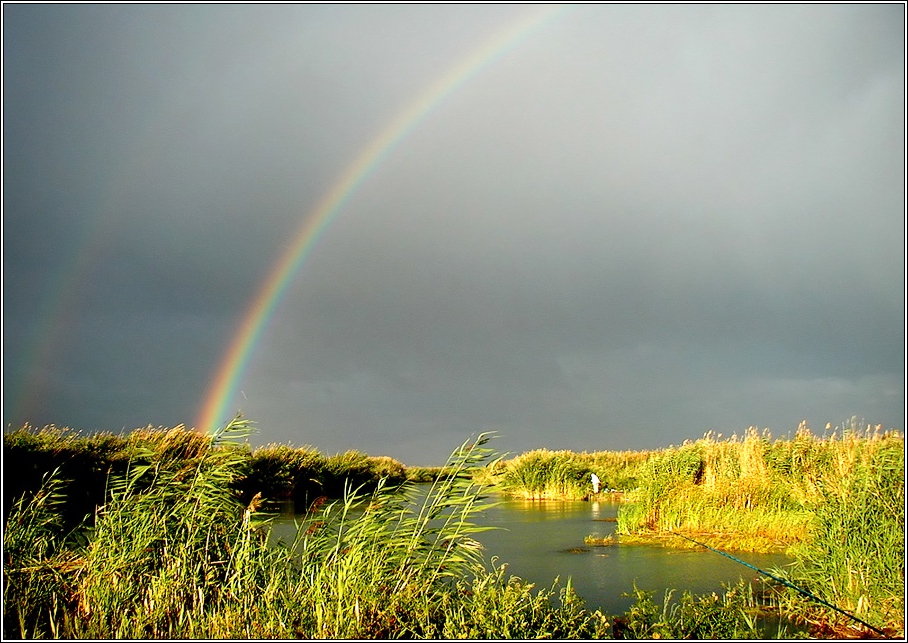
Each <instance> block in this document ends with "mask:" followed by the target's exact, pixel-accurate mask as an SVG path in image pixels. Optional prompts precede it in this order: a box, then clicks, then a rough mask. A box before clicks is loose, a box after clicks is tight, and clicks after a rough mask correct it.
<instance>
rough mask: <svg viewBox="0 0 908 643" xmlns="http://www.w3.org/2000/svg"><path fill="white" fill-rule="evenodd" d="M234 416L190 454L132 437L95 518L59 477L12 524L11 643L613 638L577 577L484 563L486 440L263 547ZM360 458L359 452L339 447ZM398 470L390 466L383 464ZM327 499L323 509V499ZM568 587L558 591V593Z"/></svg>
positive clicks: (263, 521) (264, 524)
mask: <svg viewBox="0 0 908 643" xmlns="http://www.w3.org/2000/svg"><path fill="white" fill-rule="evenodd" d="M248 430H249V427H248V424H246V423H244V422H242V421H236V422H234V423H231V425H229V426H228V427H227V428H226V429H225V430H224V432H223V433H222V434H221V435H220V436H218V437H217V438H216V440H214V441H212V442H211V443H210V444H209V447H208V448H207V449H206V450H204V451H203V452H199V453H195V454H193V456H194V457H192V458H190V459H187V460H176V461H173V460H171V461H166V460H163V459H155V458H153V457H152V449H151V448H150V447H149V448H146V449H145V450H144V451H143V449H142V448H140V447H136V453H135V455H136V457H135V458H134V459H132V460H130V461H129V462H128V463H127V468H126V470H125V472H124V474H123V475H122V476H114V477H113V478H112V479H111V481H110V484H109V485H108V488H107V495H106V501H105V503H104V504H103V505H102V506H99V507H98V508H97V511H96V512H95V514H94V516H93V520H92V521H91V523H90V524H87V525H85V526H84V528H82V529H79V530H76V531H68V530H67V529H66V528H65V527H64V525H63V524H62V520H61V517H60V512H59V509H60V507H61V505H62V504H63V503H64V502H65V495H64V494H63V492H62V491H61V489H62V488H63V486H64V485H63V481H62V480H60V478H59V477H57V476H58V474H59V471H56V472H54V473H52V474H51V475H49V476H46V477H45V479H44V483H43V485H42V486H41V488H40V489H39V490H38V491H37V492H36V493H34V494H26V495H24V496H22V497H21V498H20V499H19V501H18V502H17V503H16V504H15V506H14V507H13V508H12V510H11V512H10V515H9V518H8V520H7V522H6V526H5V530H4V542H5V551H4V575H5V581H6V583H5V585H4V619H3V636H4V638H10V637H12V638H240V637H241V638H386V637H387V638H392V637H393V638H398V637H417V638H454V637H463V636H477V637H500V636H508V637H513V638H525V637H530V636H550V637H556V638H565V637H578V636H579V637H584V638H587V637H590V636H599V635H607V634H608V632H610V629H609V628H610V624H609V622H608V621H607V620H606V618H605V617H604V616H602V615H601V614H599V613H598V612H596V613H590V612H588V611H586V610H585V609H584V608H583V605H582V601H580V599H579V598H577V597H576V595H575V594H574V593H573V592H572V591H571V589H570V587H569V586H568V587H567V588H565V590H562V591H561V592H560V594H556V592H555V588H554V587H553V588H552V589H551V590H536V589H535V588H534V587H533V586H532V585H529V584H527V583H525V582H523V581H520V580H519V579H516V578H506V577H505V573H504V568H503V567H501V566H499V567H494V566H492V567H491V568H490V567H488V566H487V564H486V562H485V559H484V557H483V555H482V552H481V548H480V546H479V544H478V543H477V542H476V540H475V539H474V538H473V535H474V534H475V533H476V532H477V531H479V530H480V528H479V527H476V526H475V525H474V524H473V523H472V521H471V516H472V515H474V514H475V512H476V511H479V510H480V508H481V506H482V496H481V491H482V487H481V486H480V485H477V484H476V483H475V482H474V480H473V475H472V473H473V470H474V469H476V468H477V467H478V466H479V465H480V463H481V462H482V461H483V460H484V459H486V458H487V457H488V456H489V453H490V451H489V449H488V448H487V447H486V446H485V445H486V443H487V441H488V436H480V437H479V438H478V439H476V440H472V441H469V442H467V443H464V444H463V445H462V446H461V447H460V448H459V449H457V450H456V451H455V452H454V453H453V454H452V456H451V459H450V460H449V462H448V463H447V465H446V466H445V467H444V475H442V476H439V477H437V478H436V480H435V481H434V483H432V485H431V488H430V490H429V492H428V494H427V495H426V497H425V500H424V501H422V502H421V503H418V502H417V501H416V492H415V490H414V488H413V487H412V485H410V484H409V483H405V484H404V486H403V488H401V487H399V486H394V485H391V486H389V485H388V483H387V482H386V481H387V480H390V479H391V478H390V477H385V478H382V479H381V480H380V481H379V483H378V484H376V485H375V486H374V488H373V489H372V490H371V491H364V490H363V489H362V488H359V489H357V488H354V487H352V486H351V485H350V484H349V483H348V485H347V488H346V489H345V492H344V495H343V498H342V499H340V500H337V501H335V502H333V503H331V502H328V503H327V504H324V505H321V506H316V507H313V510H312V512H311V513H310V514H309V515H307V517H306V518H305V519H304V520H303V521H302V522H301V523H300V524H299V526H298V527H299V528H298V530H297V536H296V538H295V540H294V542H292V543H282V544H280V545H278V546H273V545H271V546H269V545H268V539H269V534H268V530H269V522H268V515H267V514H262V513H261V511H260V507H261V502H260V501H261V498H260V497H259V496H258V495H257V496H256V497H254V498H253V499H252V501H251V502H250V503H249V504H246V505H244V504H243V503H242V502H240V501H239V498H238V495H237V492H236V491H235V489H234V487H235V483H236V482H237V481H239V480H241V479H242V478H243V477H244V476H245V475H246V469H247V466H248V458H247V454H246V453H245V452H244V450H243V449H242V448H240V446H239V445H238V444H236V440H238V439H241V438H242V437H243V436H244V435H245V434H246V432H247V431H248ZM354 457H355V458H356V460H357V461H359V460H360V458H359V457H358V456H349V455H348V456H345V457H343V458H339V460H347V459H350V458H354ZM385 464H388V463H385ZM316 504H318V503H316ZM559 596H560V599H561V600H560V601H559V600H558V598H559Z"/></svg>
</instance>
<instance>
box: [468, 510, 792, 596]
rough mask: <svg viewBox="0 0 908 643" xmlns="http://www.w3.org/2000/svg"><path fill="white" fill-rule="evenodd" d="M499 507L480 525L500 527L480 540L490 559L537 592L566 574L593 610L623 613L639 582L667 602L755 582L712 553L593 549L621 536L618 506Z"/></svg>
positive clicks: (778, 561) (770, 558)
mask: <svg viewBox="0 0 908 643" xmlns="http://www.w3.org/2000/svg"><path fill="white" fill-rule="evenodd" d="M493 500H495V501H497V504H496V505H495V506H493V507H491V508H489V509H486V510H485V511H483V512H481V513H480V514H479V516H478V517H477V520H476V522H477V523H478V524H483V525H489V526H493V527H497V528H498V529H494V530H491V531H487V532H483V533H480V534H479V535H478V536H477V537H476V539H477V540H479V541H480V542H481V543H482V544H483V545H484V546H485V548H486V551H487V553H488V554H489V555H490V556H493V555H494V556H498V558H499V559H500V561H501V562H506V563H508V568H507V569H508V572H509V573H510V574H514V575H516V576H520V577H522V578H525V579H527V580H529V581H531V582H533V583H536V584H537V586H538V587H543V586H545V587H550V586H551V584H552V582H553V581H554V579H555V578H556V577H560V579H561V583H560V584H559V585H560V586H561V587H563V586H564V581H565V580H566V579H567V577H568V576H570V577H571V579H572V582H573V585H574V588H575V589H576V591H577V593H578V594H579V595H580V596H582V597H583V598H584V599H585V601H586V604H587V607H589V608H593V609H595V608H600V609H602V611H603V612H606V613H609V614H621V613H624V612H625V611H627V609H628V608H629V607H630V606H631V605H632V604H633V603H634V599H633V598H631V597H626V596H622V594H623V593H631V592H632V590H633V586H634V582H636V584H637V587H638V588H640V589H645V590H650V591H654V592H655V596H654V598H655V600H656V601H657V602H658V603H661V602H662V599H663V596H664V593H665V590H666V589H667V588H673V589H676V590H678V592H677V594H680V593H681V592H682V591H683V590H690V591H692V592H694V593H709V592H713V591H716V592H721V591H722V583H723V582H724V583H737V581H738V580H739V579H741V578H743V579H745V580H749V581H754V582H756V579H757V577H759V576H760V574H758V573H757V572H755V571H754V570H752V569H750V568H748V567H745V566H744V565H741V564H739V563H736V562H735V561H733V560H730V559H728V558H726V557H725V556H721V555H719V554H717V553H715V552H712V551H709V550H688V549H671V548H667V547H661V546H659V545H621V544H620V538H619V544H617V545H613V546H607V547H603V546H595V545H586V544H584V538H585V537H586V536H596V537H597V538H604V537H606V536H609V535H611V534H614V533H615V528H616V526H617V525H616V524H615V522H613V521H614V520H615V518H616V517H617V515H618V507H619V505H620V502H619V501H616V500H600V501H594V502H585V501H558V500H541V501H540V500H536V501H530V500H518V499H513V498H506V497H496V498H494V499H493ZM734 555H735V556H736V557H737V558H740V559H741V560H744V561H746V562H748V563H750V564H751V565H755V566H756V567H759V568H760V569H765V570H767V571H770V572H771V571H772V568H773V567H782V566H784V565H786V564H788V563H790V562H791V559H790V558H789V557H788V556H785V555H784V554H746V553H740V554H738V553H736V554H734Z"/></svg>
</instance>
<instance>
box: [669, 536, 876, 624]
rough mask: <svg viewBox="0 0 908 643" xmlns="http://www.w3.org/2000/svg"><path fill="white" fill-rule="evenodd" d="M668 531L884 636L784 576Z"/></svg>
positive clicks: (864, 622)
mask: <svg viewBox="0 0 908 643" xmlns="http://www.w3.org/2000/svg"><path fill="white" fill-rule="evenodd" d="M670 533H671V534H673V535H675V536H681V538H684V539H685V540H689V541H691V542H692V543H695V544H697V545H700V546H701V547H706V548H707V549H708V550H710V551H714V552H716V553H717V554H721V555H723V556H725V557H726V558H731V559H732V560H733V561H735V562H736V563H741V564H742V565H744V566H745V567H750V568H751V569H752V570H754V571H756V572H759V573H761V574H763V575H764V576H769V577H770V578H771V579H773V580H774V581H776V582H778V583H782V584H783V585H785V586H786V587H790V588H791V589H793V590H795V591H796V592H799V593H801V594H803V595H804V596H806V597H807V598H812V599H813V600H815V601H817V602H818V603H822V604H823V605H825V606H826V607H829V608H832V609H834V610H835V611H836V612H839V613H840V614H844V615H845V616H847V617H848V618H850V619H854V620H855V621H857V622H858V623H860V624H861V625H863V626H864V627H868V628H870V629H871V630H873V631H874V632H876V633H877V634H879V635H880V636H886V632H884V631H883V630H881V629H879V628H878V627H874V626H873V625H871V624H870V623H868V622H866V621H862V620H861V619H859V618H858V617H857V616H855V615H854V614H849V613H848V612H846V611H845V610H843V609H841V608H838V607H836V606H835V605H833V604H832V603H827V602H826V601H824V600H823V599H822V598H820V597H819V596H814V595H813V594H811V593H810V592H808V591H807V590H806V589H801V588H800V587H798V586H797V585H793V584H791V583H790V582H788V581H787V580H785V579H784V578H779V577H778V576H775V575H773V574H770V573H769V572H767V571H764V570H762V569H760V568H759V567H755V566H754V565H751V564H750V563H748V562H745V561H743V560H741V559H740V558H735V557H734V556H732V555H731V554H727V553H725V552H724V551H719V550H718V549H713V548H712V547H710V546H709V545H704V544H703V543H701V542H698V541H696V540H694V539H693V538H689V537H687V536H684V535H682V534H679V533H676V532H674V531H672V532H670Z"/></svg>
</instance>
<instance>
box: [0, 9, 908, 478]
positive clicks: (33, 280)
mask: <svg viewBox="0 0 908 643" xmlns="http://www.w3.org/2000/svg"><path fill="white" fill-rule="evenodd" d="M527 10H528V9H527V8H525V7H514V6H504V5H502V6H489V7H457V6H442V5H431V6H424V7H415V8H413V7H404V6H390V5H381V6H361V5H360V6H340V5H333V6H318V5H317V6H271V7H265V8H259V7H241V6H232V7H211V6H187V7H179V6H165V5H159V6H144V7H137V8H133V7H118V6H87V5H85V6H79V7H66V6H56V5H53V6H33V5H28V6H26V5H15V6H11V5H7V6H5V7H4V379H5V382H10V381H12V382H13V383H12V384H9V383H7V384H5V385H4V390H5V395H6V399H5V401H4V413H5V414H6V415H5V421H7V422H12V423H17V422H21V421H23V420H30V421H32V422H43V421H54V422H57V423H61V424H63V423H69V424H75V425H78V426H80V427H84V428H113V429H119V428H121V427H123V426H132V425H144V424H147V423H153V424H174V423H176V422H181V421H182V422H192V421H193V419H194V418H195V416H196V412H197V409H198V407H199V405H200V404H201V400H202V397H203V395H204V394H205V391H206V388H207V386H208V381H209V378H210V377H211V375H212V373H213V371H214V369H215V368H216V366H217V364H218V362H219V360H220V358H221V355H222V353H223V351H224V350H225V349H226V346H227V344H228V342H229V341H230V338H231V336H232V333H233V332H234V329H235V328H236V325H237V324H238V323H239V320H240V319H241V317H242V316H243V314H244V311H245V308H246V307H247V306H248V304H249V302H250V300H251V298H252V297H253V295H254V293H255V292H256V290H257V289H258V288H259V287H260V284H261V283H262V281H263V279H264V278H265V275H266V274H267V273H268V271H269V270H270V269H271V266H272V265H273V262H274V261H275V260H276V259H277V257H278V256H279V254H280V252H281V249H282V248H283V247H284V244H285V243H287V241H288V240H289V239H290V237H291V236H292V235H293V234H295V232H296V230H297V229H298V226H299V225H300V224H301V222H302V220H303V217H304V216H305V215H306V213H308V212H310V211H311V210H312V208H313V207H314V206H315V204H316V203H317V201H318V199H319V198H320V197H321V196H322V195H323V194H324V193H325V192H326V191H327V190H328V189H329V188H330V187H331V185H332V184H333V183H334V181H336V180H337V178H338V177H339V176H340V175H341V174H342V172H343V170H344V168H345V167H346V166H347V165H348V164H349V163H350V162H352V159H353V158H355V156H356V155H357V153H358V152H359V151H360V150H361V149H362V148H364V147H365V145H366V144H367V143H368V142H369V141H370V140H371V138H372V137H373V136H374V135H375V133H376V132H377V131H379V130H380V129H381V128H382V127H384V126H385V125H386V124H387V123H388V122H390V121H391V119H392V118H394V117H395V116H396V115H397V114H399V113H400V112H401V111H402V110H403V109H404V107H405V106H406V105H407V104H408V103H409V101H412V100H413V99H414V98H415V97H416V96H417V95H418V94H419V93H420V92H421V91H423V89H424V88H426V87H427V86H428V85H429V84H430V83H431V82H433V81H434V80H436V79H437V78H439V77H440V76H442V75H443V74H444V73H445V72H446V71H447V70H448V69H450V68H451V67H453V66H454V65H455V64H456V63H457V62H459V61H461V60H463V59H464V57H465V56H466V55H467V54H468V53H469V52H471V51H472V50H474V49H475V48H476V47H478V46H479V45H480V44H481V43H483V42H484V41H485V40H486V39H488V38H489V37H491V36H492V35H493V34H495V33H496V32H497V31H498V30H500V29H501V28H502V27H504V26H506V25H508V24H509V23H510V22H511V21H512V20H514V19H515V18H517V17H518V16H521V15H524V14H525V12H526V11H527ZM903 19H904V8H903V7H900V6H896V5H875V6H869V7H865V6H848V5H835V6H806V5H805V6H797V7H788V6H781V5H778V6H777V5H766V6H739V5H734V6H732V5H725V6H712V5H710V6H706V5H704V6H631V5H610V6H597V7H579V8H576V9H573V10H566V11H563V12H562V13H561V15H560V16H559V17H558V18H557V19H554V20H551V21H550V22H549V23H548V24H547V25H546V26H545V28H544V29H542V30H540V31H539V32H537V33H536V34H534V35H533V36H532V37H530V38H528V39H526V40H525V41H524V42H522V43H520V44H519V46H517V47H515V48H514V49H513V50H512V51H511V52H509V53H508V54H507V55H505V56H503V57H502V58H501V59H499V60H497V61H495V62H494V63H493V64H491V65H489V66H488V67H486V68H484V69H483V70H482V71H481V73H479V74H477V75H476V76H475V77H474V78H472V79H471V80H470V81H469V82H467V83H465V84H463V85H462V86H460V87H458V88H457V90H456V91H455V92H453V93H452V94H451V95H450V96H449V97H448V98H446V99H445V100H444V101H443V102H442V103H440V104H439V105H437V106H435V108H434V109H433V110H432V111H431V112H430V113H429V114H428V115H427V117H426V118H424V119H423V120H422V121H420V122H418V123H416V124H415V126H414V127H413V128H412V129H411V131H409V132H408V135H407V136H406V137H405V139H404V140H403V141H402V142H401V143H400V144H399V145H397V146H396V147H395V148H394V149H393V150H392V151H391V152H390V153H389V154H388V156H387V157H386V158H385V160H384V161H383V162H382V163H381V164H379V165H378V166H377V167H376V168H374V170H373V171H372V172H370V173H369V175H368V176H367V177H366V179H365V180H364V182H363V184H362V186H361V187H360V189H359V190H358V191H357V192H356V193H355V194H353V196H352V198H351V199H350V200H349V201H348V202H347V204H346V205H345V207H344V209H343V210H342V211H341V212H340V213H339V215H338V216H337V218H336V219H335V221H334V222H333V223H332V224H331V225H330V226H329V227H328V229H327V230H326V232H325V233H324V235H323V236H322V238H321V240H320V242H319V244H318V245H317V246H316V247H315V249H314V251H313V252H312V253H311V255H310V256H309V257H308V259H307V261H306V264H305V267H304V269H303V270H302V271H301V272H300V274H299V275H297V277H296V279H295V280H294V282H293V284H292V286H291V288H290V289H289V290H288V293H287V295H286V297H285V298H284V299H283V301H282V302H281V304H280V305H279V306H278V309H277V312H276V314H275V316H274V317H273V318H272V319H271V320H270V322H269V324H268V325H267V328H266V331H265V333H264V335H263V339H262V341H261V343H260V344H259V346H258V347H257V348H256V350H255V352H254V354H253V356H252V360H251V364H250V367H249V370H248V372H247V373H246V375H245V377H244V378H243V381H242V382H241V383H240V388H241V391H242V392H241V393H240V394H239V395H237V397H236V399H235V400H234V405H235V407H241V408H242V409H243V411H244V412H246V413H247V414H248V415H249V416H250V417H251V418H252V419H253V420H256V421H257V422H258V423H259V425H260V427H261V429H262V435H261V436H260V441H290V442H292V443H294V444H306V443H308V444H313V445H315V446H318V447H319V448H322V449H325V450H328V451H333V450H338V449H345V448H358V449H362V450H366V451H370V452H376V453H377V452H387V453H390V454H392V455H395V456H397V457H401V458H403V459H405V460H408V461H411V462H413V463H417V464H419V463H431V462H435V461H437V460H439V459H440V458H442V457H443V456H444V455H445V454H446V453H447V452H448V451H449V450H450V449H451V448H452V447H453V446H455V445H456V444H459V443H460V442H461V441H462V440H463V439H465V437H467V436H468V435H469V434H470V433H473V432H476V431H479V430H486V429H496V430H499V431H500V432H501V433H502V434H503V436H504V438H503V440H502V442H503V448H506V449H511V450H522V449H525V448H531V447H535V446H550V447H553V448H560V447H568V448H577V449H596V448H638V447H657V446H664V445H667V444H668V443H672V442H674V443H679V442H681V441H683V439H685V438H695V437H697V436H699V435H700V434H702V433H703V432H704V431H706V430H708V429H718V430H724V431H725V432H726V433H731V432H732V431H734V430H737V431H740V430H742V429H744V428H746V427H747V426H748V425H750V424H755V425H759V426H761V427H762V426H769V427H771V428H772V429H774V430H775V431H776V432H777V433H784V432H786V431H788V430H790V429H792V428H793V427H795V426H797V423H798V422H799V421H800V420H801V419H802V418H807V419H808V420H809V421H810V422H811V424H812V425H814V426H822V425H824V424H825V422H827V421H832V422H834V423H835V422H841V421H843V420H845V419H846V418H848V417H850V416H851V415H858V416H859V417H866V419H867V420H868V421H872V422H882V423H884V424H886V425H887V426H895V427H898V428H902V427H903V425H904V288H905V284H904V172H905V167H904V139H905V137H904V34H903V31H902V28H903ZM74 265H78V266H79V272H78V274H74V273H73V272H72V270H71V268H70V267H71V266H74ZM61 302H63V303H61ZM42 315H43V316H45V317H47V320H50V324H49V325H47V324H45V321H46V320H44V319H42ZM36 320H37V321H38V322H40V323H38V324H37V326H36V325H35V322H36ZM33 326H36V327H37V328H38V330H34V329H33V328H32V327H33ZM48 328H50V329H52V330H53V332H50V331H48V330H47V329H48ZM48 333H50V334H48ZM30 342H31V343H30ZM35 347H37V348H35ZM38 349H41V350H43V351H44V354H45V355H51V356H52V358H48V357H45V358H43V361H42V360H38V362H40V363H35V360H36V358H35V354H36V350H38ZM26 379H27V380H28V382H29V383H28V384H27V385H24V384H23V382H25V381H26ZM23 388H25V389H30V393H29V395H28V396H27V397H28V399H29V401H28V403H22V402H21V401H17V400H10V393H11V392H15V393H16V396H18V391H20V390H22V389H23ZM11 409H12V410H11ZM13 413H14V415H11V414H13Z"/></svg>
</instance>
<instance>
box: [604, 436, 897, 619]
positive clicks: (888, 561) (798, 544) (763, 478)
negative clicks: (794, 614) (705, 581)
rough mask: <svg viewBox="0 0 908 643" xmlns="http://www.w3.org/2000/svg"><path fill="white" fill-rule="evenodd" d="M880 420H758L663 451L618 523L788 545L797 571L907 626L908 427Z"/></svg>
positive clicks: (823, 592) (622, 528) (831, 594)
mask: <svg viewBox="0 0 908 643" xmlns="http://www.w3.org/2000/svg"><path fill="white" fill-rule="evenodd" d="M830 428H831V427H830ZM880 429H881V427H868V426H865V425H861V424H860V423H857V422H856V421H852V422H851V423H849V424H848V425H846V428H844V429H837V430H836V431H834V432H833V433H831V434H829V435H826V436H824V437H816V436H814V435H813V434H812V433H811V432H810V430H809V429H808V427H807V426H806V424H804V423H802V424H801V426H800V427H799V429H798V431H797V433H796V434H795V436H794V438H793V439H790V440H789V439H786V440H776V441H772V440H771V436H770V435H769V433H768V432H765V431H764V432H763V433H758V432H757V431H756V430H755V429H751V430H749V431H748V432H747V433H746V434H745V436H744V437H743V439H740V440H739V439H737V438H736V437H732V438H729V439H726V440H718V439H716V438H714V437H713V436H712V435H711V434H707V435H706V436H705V437H704V438H703V439H701V440H697V441H696V442H692V443H685V444H684V445H682V446H681V447H678V448H671V449H666V450H664V451H661V452H657V453H655V454H653V456H652V457H651V458H650V459H649V460H648V462H647V467H646V472H645V475H643V476H642V477H641V479H640V481H641V484H640V486H639V487H638V489H637V490H635V491H634V492H633V493H632V494H630V496H629V498H628V500H629V501H630V502H629V504H627V505H625V506H623V507H622V508H621V509H619V513H618V532H619V533H620V534H648V533H649V534H665V533H670V532H674V533H681V534H688V535H693V534H696V537H697V539H698V540H701V541H703V542H706V543H708V544H710V545H712V546H715V547H720V548H723V549H731V550H734V549H742V550H749V551H772V550H778V549H783V548H784V549H787V550H788V552H789V553H790V554H791V555H793V556H794V557H795V558H796V560H797V564H796V565H795V567H794V568H793V569H792V570H790V571H789V572H788V574H789V576H790V578H791V579H793V580H795V581H797V582H798V583H801V584H804V585H806V586H807V587H808V588H809V590H810V591H812V592H813V593H815V594H816V595H817V596H819V597H821V598H823V599H824V600H827V601H828V602H830V603H832V604H834V605H837V606H839V607H841V608H843V609H846V610H848V611H851V612H853V613H856V614H857V615H858V616H861V615H863V617H865V620H867V619H869V621H868V622H871V623H872V624H876V625H879V626H888V627H890V628H895V629H899V628H901V629H904V616H903V615H902V614H901V612H900V609H899V608H900V607H901V605H902V603H903V599H904V534H905V513H904V484H905V483H904V439H903V437H902V436H901V435H899V434H897V433H894V432H882V431H881V430H880ZM683 542H684V541H681V540H680V539H679V541H678V542H677V543H674V544H676V545H682V544H683ZM792 600H793V601H796V602H798V601H800V600H801V599H800V598H795V597H792ZM798 609H799V611H804V610H805V609H807V607H806V606H805V605H803V604H802V605H801V607H799V608H798ZM811 609H813V608H811ZM814 611H816V610H814ZM818 613H822V617H821V618H822V620H824V621H826V622H827V623H828V622H832V623H837V622H841V619H840V617H839V616H838V615H836V614H835V613H834V612H831V611H827V610H820V612H818Z"/></svg>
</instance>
